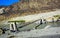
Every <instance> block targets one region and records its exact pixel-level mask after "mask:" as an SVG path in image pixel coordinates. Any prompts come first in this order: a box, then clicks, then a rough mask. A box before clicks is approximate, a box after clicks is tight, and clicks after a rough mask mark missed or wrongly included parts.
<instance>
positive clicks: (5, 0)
mask: <svg viewBox="0 0 60 38" xmlns="http://www.w3.org/2000/svg"><path fill="white" fill-rule="evenodd" d="M16 2H19V0H0V6H9V5H12V4H13V3H16Z"/></svg>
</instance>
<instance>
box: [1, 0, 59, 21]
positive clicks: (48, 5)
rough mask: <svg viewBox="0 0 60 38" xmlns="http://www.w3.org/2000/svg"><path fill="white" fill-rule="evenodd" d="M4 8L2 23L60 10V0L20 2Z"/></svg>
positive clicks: (27, 0) (21, 0)
mask: <svg viewBox="0 0 60 38" xmlns="http://www.w3.org/2000/svg"><path fill="white" fill-rule="evenodd" d="M0 8H4V12H5V13H3V14H1V15H0V21H3V20H7V19H10V18H13V17H18V16H24V15H30V14H38V13H45V12H50V11H55V9H60V0H20V2H18V3H15V4H13V5H11V6H7V7H0Z"/></svg>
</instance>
